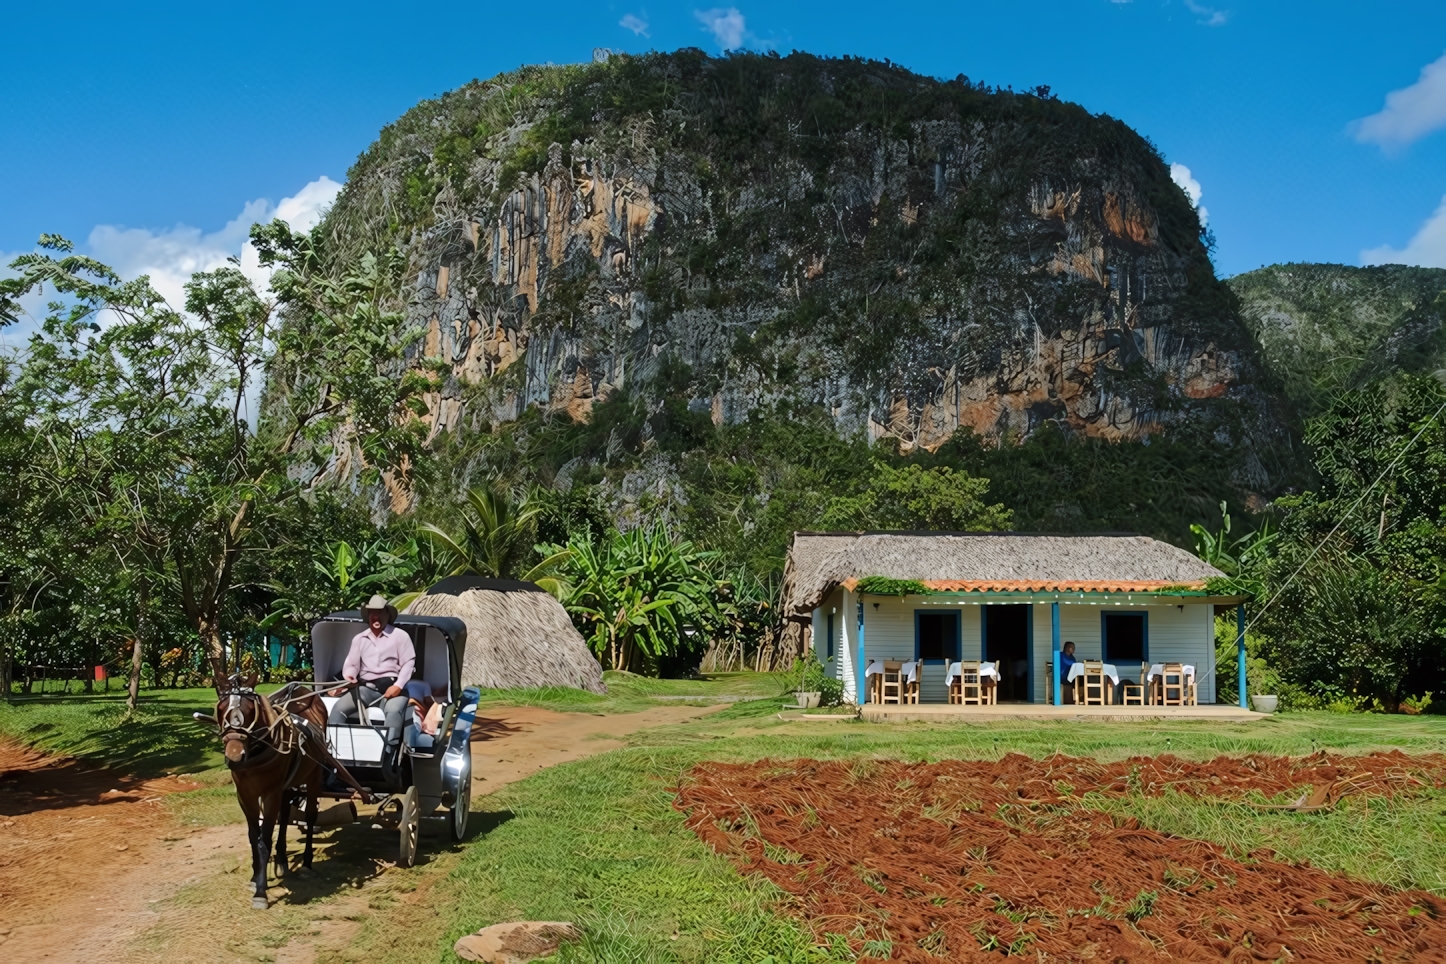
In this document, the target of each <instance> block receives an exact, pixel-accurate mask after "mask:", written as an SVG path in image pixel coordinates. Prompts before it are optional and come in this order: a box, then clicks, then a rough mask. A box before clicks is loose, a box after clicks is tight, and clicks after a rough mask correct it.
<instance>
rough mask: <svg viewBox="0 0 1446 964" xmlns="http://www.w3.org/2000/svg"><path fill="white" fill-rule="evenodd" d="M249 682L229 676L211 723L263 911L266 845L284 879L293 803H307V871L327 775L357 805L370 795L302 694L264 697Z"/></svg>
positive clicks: (313, 700) (255, 903)
mask: <svg viewBox="0 0 1446 964" xmlns="http://www.w3.org/2000/svg"><path fill="white" fill-rule="evenodd" d="M255 685H256V678H255V677H254V676H252V677H250V678H248V679H242V678H241V677H237V676H233V677H231V679H230V681H229V685H228V686H227V688H226V690H225V691H224V692H222V693H221V694H220V698H219V699H218V700H217V702H216V717H215V721H216V723H217V725H218V726H219V727H220V730H221V745H222V749H223V751H224V753H225V756H226V765H227V766H228V767H230V769H231V779H232V781H233V782H234V783H235V784H236V797H237V799H238V800H239V801H240V803H241V811H242V812H243V813H244V814H246V832H247V835H248V837H249V838H250V841H251V871H252V874H251V876H252V880H253V882H254V883H255V886H256V893H255V896H254V897H253V898H252V900H251V906H252V907H255V908H257V909H258V910H264V909H265V908H266V906H267V900H266V869H267V864H268V863H269V862H270V859H271V838H272V834H273V833H276V832H277V831H278V830H279V834H277V841H276V875H277V876H278V877H284V876H285V875H286V871H287V866H286V824H287V822H288V821H289V819H290V816H291V814H290V809H291V804H292V801H293V799H300V798H301V797H302V796H303V795H304V798H305V801H306V809H305V811H304V812H305V814H306V852H305V854H304V855H303V857H302V861H301V864H302V866H303V867H305V868H308V869H309V868H310V867H311V855H312V838H313V836H314V835H315V831H316V817H317V813H318V808H317V794H318V793H319V792H320V790H321V784H322V781H323V780H325V778H326V771H327V770H331V771H333V772H335V773H336V775H337V776H338V777H340V778H341V779H342V780H343V781H345V782H346V784H347V785H348V786H350V787H352V788H353V789H354V790H356V791H357V793H359V794H360V795H361V797H362V799H363V800H369V799H370V794H369V793H367V791H366V790H365V789H363V788H362V787H361V785H359V784H358V783H357V782H356V780H354V779H353V778H352V775H351V774H350V773H348V772H347V771H346V769H345V768H344V767H343V766H342V765H341V764H340V763H337V762H336V760H334V759H333V758H332V755H331V751H330V750H329V749H328V748H327V745H326V706H325V704H323V703H322V701H321V697H320V696H318V695H317V694H316V693H314V692H312V691H311V690H310V689H309V688H307V687H305V686H299V685H297V684H292V685H291V686H288V687H286V688H284V689H282V690H280V691H278V692H277V693H274V694H272V695H271V697H269V698H268V697H264V696H262V695H261V694H259V693H257V692H256V689H255Z"/></svg>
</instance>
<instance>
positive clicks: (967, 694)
mask: <svg viewBox="0 0 1446 964" xmlns="http://www.w3.org/2000/svg"><path fill="white" fill-rule="evenodd" d="M984 699H985V696H984V685H983V682H982V681H981V680H980V678H979V661H978V660H972V661H971V660H963V661H961V662H960V663H959V675H958V676H956V677H954V682H953V683H952V684H951V685H950V687H949V702H950V703H956V704H958V705H960V706H982V705H984Z"/></svg>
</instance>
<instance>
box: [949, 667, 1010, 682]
mask: <svg viewBox="0 0 1446 964" xmlns="http://www.w3.org/2000/svg"><path fill="white" fill-rule="evenodd" d="M963 675H964V670H963V668H962V667H961V666H960V665H959V663H950V664H949V672H948V673H947V674H945V680H944V682H945V685H947V686H953V685H954V680H955V679H957V678H958V677H960V676H963ZM986 676H989V677H992V678H993V679H994V681H995V682H998V681H999V679H1000V676H999V668H998V667H996V666H995V665H994V664H993V663H980V664H979V677H980V679H983V678H984V677H986Z"/></svg>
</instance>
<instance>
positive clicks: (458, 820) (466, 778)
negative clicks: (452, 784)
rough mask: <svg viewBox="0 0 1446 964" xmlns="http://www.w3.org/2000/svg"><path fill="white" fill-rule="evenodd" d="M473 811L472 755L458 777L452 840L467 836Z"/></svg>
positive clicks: (453, 804) (453, 811) (453, 805)
mask: <svg viewBox="0 0 1446 964" xmlns="http://www.w3.org/2000/svg"><path fill="white" fill-rule="evenodd" d="M470 809H472V755H471V754H470V753H469V754H467V762H466V763H464V764H463V765H462V772H461V773H460V774H458V776H457V799H456V800H455V801H453V803H452V839H453V840H456V841H459V842H460V841H461V839H462V838H463V837H465V836H467V811H469V810H470Z"/></svg>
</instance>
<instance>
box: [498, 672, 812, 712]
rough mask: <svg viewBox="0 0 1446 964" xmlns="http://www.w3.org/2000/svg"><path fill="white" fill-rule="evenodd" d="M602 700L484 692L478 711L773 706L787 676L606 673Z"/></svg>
mask: <svg viewBox="0 0 1446 964" xmlns="http://www.w3.org/2000/svg"><path fill="white" fill-rule="evenodd" d="M603 682H605V683H606V684H607V688H608V691H607V693H606V694H605V695H600V694H597V693H588V692H585V691H583V690H578V689H572V688H570V687H565V686H548V687H543V688H541V689H526V690H485V691H483V693H482V699H481V705H482V706H537V707H542V708H544V709H549V710H556V711H558V712H562V713H570V712H575V713H631V712H636V711H638V710H645V709H649V708H651V707H654V706H658V705H673V704H682V705H688V704H690V703H698V704H707V703H725V702H729V703H731V702H738V701H747V700H758V699H768V700H769V701H770V702H777V701H778V700H779V699H781V698H782V697H783V694H784V693H785V691H786V690H788V689H789V687H790V685H791V679H790V677H789V675H788V674H786V673H715V674H712V675H710V676H708V677H705V678H703V679H696V680H684V679H651V678H649V677H647V676H635V675H633V674H632V673H623V672H618V671H616V670H609V671H608V672H606V673H604V674H603Z"/></svg>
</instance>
